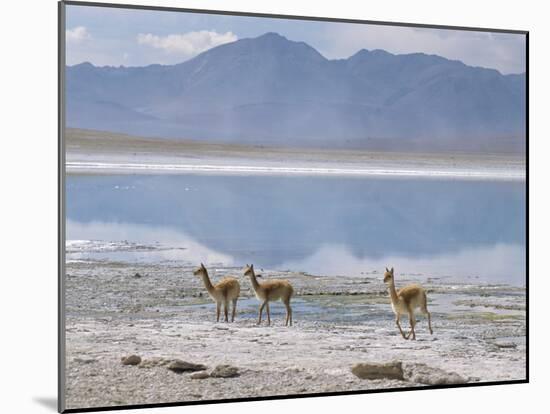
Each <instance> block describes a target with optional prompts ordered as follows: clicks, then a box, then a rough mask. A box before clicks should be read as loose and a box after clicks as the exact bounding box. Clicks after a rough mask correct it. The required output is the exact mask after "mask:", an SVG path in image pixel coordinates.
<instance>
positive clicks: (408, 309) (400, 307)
mask: <svg viewBox="0 0 550 414" xmlns="http://www.w3.org/2000/svg"><path fill="white" fill-rule="evenodd" d="M384 283H387V284H388V287H389V289H390V298H391V307H392V309H393V312H394V313H395V323H396V324H397V327H398V328H399V332H401V335H402V336H403V338H404V339H409V337H410V336H411V334H412V339H416V334H415V332H414V327H415V325H416V319H415V317H414V310H415V309H416V308H420V311H421V312H422V313H423V314H424V315H427V316H428V327H429V328H430V334H433V330H432V318H431V315H430V312H428V307H427V305H428V304H427V301H428V299H427V296H426V291H425V290H424V288H422V287H421V286H419V285H409V286H405V287H404V288H402V289H399V291H396V290H395V281H394V277H393V267H392V268H391V270H388V268H387V267H386V272H385V273H384ZM403 313H405V314H408V315H409V323H410V325H411V330H410V332H409V333H408V335H406V336H405V333H404V332H403V329H401V323H400V318H401V314H403Z"/></svg>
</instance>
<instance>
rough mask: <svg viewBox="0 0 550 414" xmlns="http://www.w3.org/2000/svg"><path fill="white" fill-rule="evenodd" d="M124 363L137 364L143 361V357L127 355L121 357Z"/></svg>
mask: <svg viewBox="0 0 550 414" xmlns="http://www.w3.org/2000/svg"><path fill="white" fill-rule="evenodd" d="M120 360H121V361H122V365H137V364H139V363H140V362H141V357H140V356H139V355H130V356H127V357H122V358H120Z"/></svg>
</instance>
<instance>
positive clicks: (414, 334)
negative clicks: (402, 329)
mask: <svg viewBox="0 0 550 414" xmlns="http://www.w3.org/2000/svg"><path fill="white" fill-rule="evenodd" d="M409 324H410V325H411V330H410V332H409V334H408V335H407V339H409V338H410V336H411V334H412V339H413V341H414V340H416V333H415V332H414V325H415V324H416V319H415V317H414V312H413V310H412V308H409Z"/></svg>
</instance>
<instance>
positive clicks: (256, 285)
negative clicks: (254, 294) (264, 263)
mask: <svg viewBox="0 0 550 414" xmlns="http://www.w3.org/2000/svg"><path fill="white" fill-rule="evenodd" d="M249 276H250V281H251V282H252V287H253V288H254V291H257V290H258V289H259V288H260V284H259V283H258V280H257V279H256V275H255V274H254V270H253V271H252V272H251V273H250V275H249Z"/></svg>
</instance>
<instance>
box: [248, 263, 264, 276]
mask: <svg viewBox="0 0 550 414" xmlns="http://www.w3.org/2000/svg"><path fill="white" fill-rule="evenodd" d="M244 275H245V276H260V275H255V274H254V265H253V264H249V265H248V264H247V265H246V266H245V267H244Z"/></svg>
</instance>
